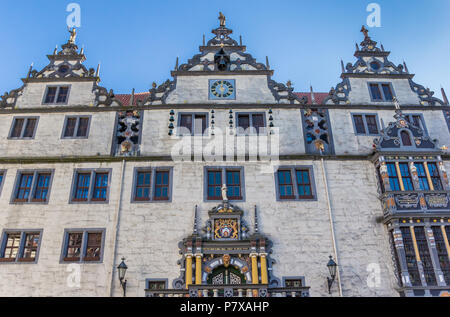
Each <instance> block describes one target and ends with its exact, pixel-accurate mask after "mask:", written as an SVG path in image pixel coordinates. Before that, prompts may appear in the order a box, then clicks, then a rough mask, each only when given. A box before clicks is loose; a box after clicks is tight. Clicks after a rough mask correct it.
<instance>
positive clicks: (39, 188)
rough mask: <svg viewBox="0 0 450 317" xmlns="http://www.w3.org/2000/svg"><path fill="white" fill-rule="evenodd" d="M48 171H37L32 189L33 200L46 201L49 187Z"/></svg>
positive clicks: (49, 176) (49, 177)
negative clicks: (35, 182)
mask: <svg viewBox="0 0 450 317" xmlns="http://www.w3.org/2000/svg"><path fill="white" fill-rule="evenodd" d="M51 176H52V175H51V174H50V173H38V174H37V184H36V189H35V191H34V196H33V201H40V202H44V201H47V196H48V191H49V189H50V180H51Z"/></svg>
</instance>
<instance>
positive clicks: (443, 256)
mask: <svg viewBox="0 0 450 317" xmlns="http://www.w3.org/2000/svg"><path fill="white" fill-rule="evenodd" d="M431 229H432V230H433V236H434V240H435V241H436V250H437V253H438V258H439V264H440V266H441V270H442V273H443V274H444V279H445V283H446V284H447V285H450V260H449V255H448V254H447V247H446V243H445V240H444V235H443V234H442V228H441V227H437V226H435V227H431Z"/></svg>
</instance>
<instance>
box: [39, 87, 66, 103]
mask: <svg viewBox="0 0 450 317" xmlns="http://www.w3.org/2000/svg"><path fill="white" fill-rule="evenodd" d="M69 89H70V87H69V86H51V87H47V91H46V92H45V97H44V102H43V104H65V103H67V100H68V98H69Z"/></svg>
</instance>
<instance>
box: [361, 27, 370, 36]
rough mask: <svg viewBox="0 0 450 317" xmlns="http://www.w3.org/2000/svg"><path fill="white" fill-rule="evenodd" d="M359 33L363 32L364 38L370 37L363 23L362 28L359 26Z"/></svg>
mask: <svg viewBox="0 0 450 317" xmlns="http://www.w3.org/2000/svg"><path fill="white" fill-rule="evenodd" d="M361 33H363V34H364V38H365V39H368V38H370V37H369V30H367V29H366V27H365V26H364V25H363V26H362V28H361Z"/></svg>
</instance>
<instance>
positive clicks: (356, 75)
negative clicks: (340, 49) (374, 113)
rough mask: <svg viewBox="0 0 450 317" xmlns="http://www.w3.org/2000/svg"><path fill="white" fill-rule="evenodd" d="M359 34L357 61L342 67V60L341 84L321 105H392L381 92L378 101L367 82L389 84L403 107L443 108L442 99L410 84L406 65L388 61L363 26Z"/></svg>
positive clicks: (429, 91)
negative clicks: (360, 36)
mask: <svg viewBox="0 0 450 317" xmlns="http://www.w3.org/2000/svg"><path fill="white" fill-rule="evenodd" d="M361 32H362V33H363V34H364V40H363V41H362V42H361V43H360V44H359V45H358V44H356V51H355V54H354V56H355V57H356V62H354V63H353V64H352V63H348V64H347V65H346V66H345V67H344V63H343V62H342V61H341V68H342V74H341V78H342V82H341V83H339V84H338V85H337V86H336V87H333V88H331V90H330V92H329V96H328V97H327V98H326V99H325V100H324V103H326V104H366V103H368V104H380V103H381V104H383V103H384V104H386V105H389V104H390V105H392V103H393V100H392V98H389V96H388V97H387V98H385V97H386V96H384V92H383V91H380V94H381V96H382V98H381V99H380V100H377V99H376V98H374V97H373V96H372V95H371V92H370V91H369V87H366V86H367V85H368V84H369V83H377V82H379V83H384V84H389V85H390V86H391V89H392V93H390V94H392V95H394V96H397V97H399V100H402V102H403V103H404V104H405V105H422V106H428V105H430V106H435V105H444V102H443V101H442V100H440V99H438V98H435V97H434V92H433V91H431V90H430V89H429V88H425V87H424V86H422V85H419V84H417V83H415V82H414V81H413V78H414V74H411V73H410V72H409V70H408V67H407V66H406V63H403V64H399V65H395V64H394V63H393V62H391V61H390V60H389V55H390V52H389V51H385V49H384V47H383V45H380V46H378V43H377V42H376V41H374V40H373V39H372V38H371V37H370V36H369V31H368V30H367V29H366V28H365V27H364V26H363V27H362V29H361ZM390 94H389V95H390ZM367 101H369V102H367Z"/></svg>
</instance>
